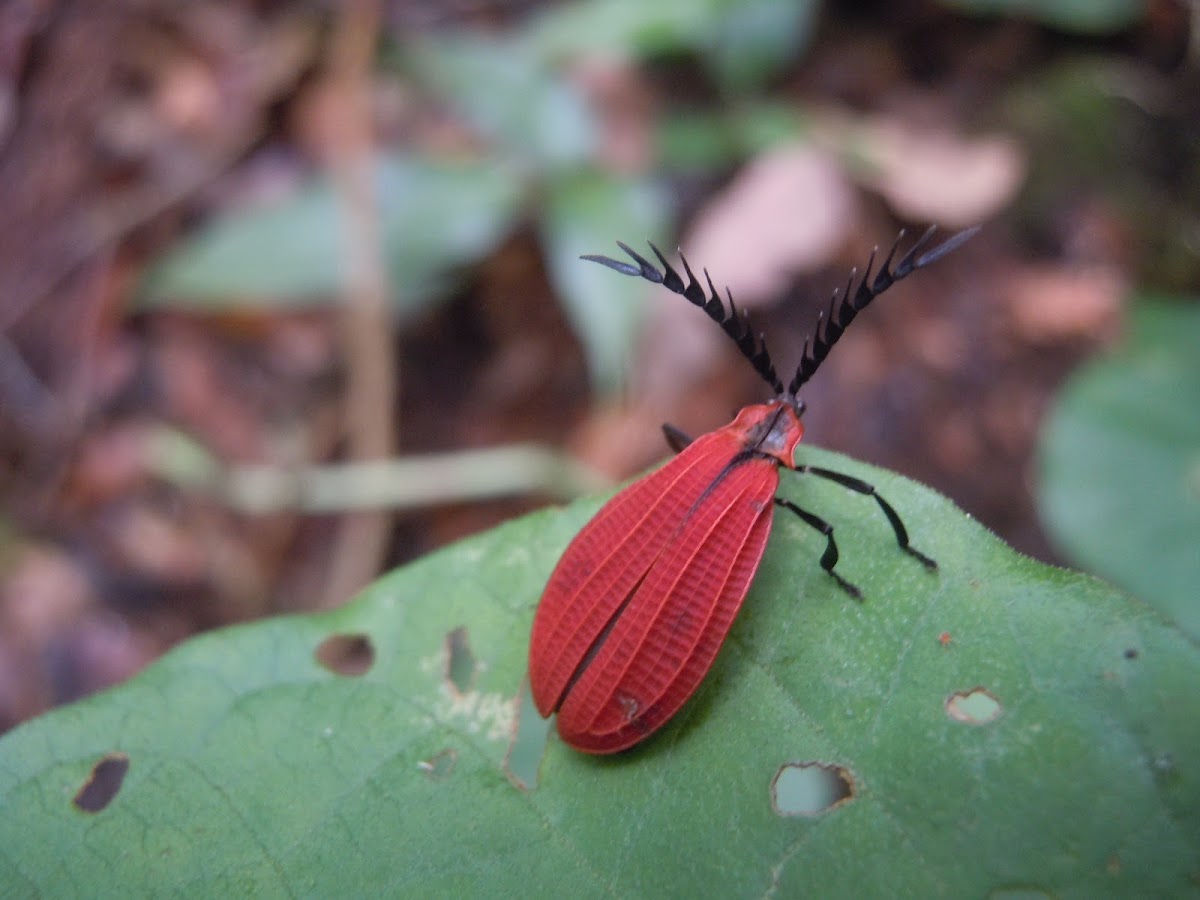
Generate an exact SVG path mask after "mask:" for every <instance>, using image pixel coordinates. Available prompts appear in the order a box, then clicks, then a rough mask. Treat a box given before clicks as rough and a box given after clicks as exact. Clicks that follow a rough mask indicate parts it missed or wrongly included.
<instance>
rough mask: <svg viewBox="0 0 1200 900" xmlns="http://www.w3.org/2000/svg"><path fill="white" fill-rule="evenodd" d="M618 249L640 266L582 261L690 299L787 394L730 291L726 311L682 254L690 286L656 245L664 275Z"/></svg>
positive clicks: (596, 258)
mask: <svg viewBox="0 0 1200 900" xmlns="http://www.w3.org/2000/svg"><path fill="white" fill-rule="evenodd" d="M617 246H618V247H620V248H621V249H622V250H624V251H625V252H626V253H627V254H629V258H630V259H632V260H633V261H634V262H635V263H637V265H633V264H631V263H627V262H622V261H621V260H619V259H611V258H610V257H607V256H592V255H588V256H583V257H580V258H581V259H586V260H588V261H589V262H594V263H600V265H602V266H608V268H610V269H612V270H614V271H616V272H620V273H621V274H622V275H633V276H635V277H638V278H645V279H646V280H647V281H650V282H653V283H654V284H661V285H662V286H663V287H665V288H666V289H667V290H669V291H673V292H674V293H676V294H679V295H680V296H681V297H686V298H687V299H688V300H690V301H691V302H692V303H694V304H695V305H696V306H699V307H700V308H701V309H703V310H704V311H705V312H706V313H707V314H708V317H709V318H710V319H712V320H713V321H714V322H716V323H717V324H718V325H720V326H721V329H722V330H723V331H724V332H725V333H726V334H727V335H729V336H730V337H731V338H733V342H734V343H735V344H737V347H738V350H740V351H741V353H742V356H744V357H746V359H748V360H749V361H750V365H752V366H754V371H755V372H757V373H758V374H759V375H760V376H762V378H763V379H764V380H765V381H766V382H767V384H769V385H771V387H772V388H773V389H774V390H775V393H776V394H782V393H783V382H782V381H780V380H779V376H778V375H777V374H776V373H775V366H774V365H773V364H772V362H771V356H770V354H769V353H767V345H766V344H765V343H764V342H763V336H762V335H761V334H756V333H755V332H754V331H753V330H752V329H751V327H750V322H749V320H748V319H747V318H746V314H745V313H744V312H743V311H742V310H740V309H738V308H737V307H736V306H734V305H733V294H731V293H730V292H729V288H726V289H725V296H726V297H727V298H728V299H729V309H728V310H726V309H725V304H724V302H723V301H722V300H721V296H720V294H718V293H717V289H716V288H715V287H714V286H713V283H712V278H710V277H709V274H708V269H705V270H704V280H705V281H707V282H708V294H707V295H705V293H704V288H703V287H701V285H700V282H699V281H697V280H696V276H695V274H694V273H693V272H692V267H691V266H689V265H688V261H687V259H686V258H684V256H683V254H682V253H681V254H679V258H680V260H681V261H682V262H683V270H684V271H685V272H686V273H687V278H688V280H687V283H686V284H685V283H684V280H683V279H682V278H681V277H680V275H679V273H678V272H676V271H675V270H674V269H673V268H671V264H670V263H668V262H667V260H666V258H665V257H664V256H663V255H662V253H661V251H659V249H658V248H657V247H655V246H654V245H653V244H651V245H650V249H651V250H653V251H654V255H655V256H657V257H658V261H659V262H660V263H662V267H663V271H661V272H660V271H658V269H656V268H655V267H654V265H653V264H652V263H651V262H650V261H649V260H647V259H646V258H645V257H642V256H639V255H638V254H637V253H635V252H634V251H633V250H631V249H630V248H629V246H628V245H627V244H623V243H621V242H620V241H617ZM839 333H840V332H839ZM813 368H814V369H815V368H816V367H815V366H814V367H813Z"/></svg>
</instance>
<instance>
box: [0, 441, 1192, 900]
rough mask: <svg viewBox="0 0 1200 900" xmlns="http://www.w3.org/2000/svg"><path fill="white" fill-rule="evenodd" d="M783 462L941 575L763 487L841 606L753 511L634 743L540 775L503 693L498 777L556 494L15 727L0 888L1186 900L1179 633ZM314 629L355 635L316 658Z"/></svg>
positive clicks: (848, 518)
mask: <svg viewBox="0 0 1200 900" xmlns="http://www.w3.org/2000/svg"><path fill="white" fill-rule="evenodd" d="M803 458H804V460H805V461H807V462H812V463H817V464H820V465H826V466H830V467H832V468H835V469H839V470H842V471H846V472H848V473H850V474H853V475H857V476H860V477H863V478H866V479H868V480H870V481H872V482H873V483H875V484H877V486H878V487H879V489H880V490H881V491H882V492H883V493H884V495H885V496H887V498H888V499H889V500H890V501H892V503H893V504H894V505H895V506H896V507H897V509H899V510H900V512H901V513H902V514H903V515H904V517H905V518H906V520H907V522H908V525H909V528H910V531H911V533H912V538H913V541H914V542H915V544H916V545H917V546H919V547H920V548H922V549H923V550H925V551H927V552H929V553H930V554H932V555H934V556H935V557H937V559H938V560H939V561H940V563H941V569H940V571H938V572H936V573H931V572H927V571H925V570H924V569H923V568H922V566H921V565H919V564H918V563H917V562H916V561H915V560H913V559H911V558H910V557H908V556H906V555H904V554H903V553H901V552H899V550H898V549H897V548H896V545H895V541H894V539H893V537H892V532H891V530H890V528H889V527H888V525H887V522H886V521H885V520H884V518H883V516H882V515H881V514H880V512H879V510H878V508H877V507H876V506H875V504H874V503H872V502H871V500H870V499H869V498H866V497H862V496H858V495H855V494H850V493H847V492H846V491H844V490H842V489H841V488H839V487H838V486H837V485H834V484H830V483H827V482H824V481H819V480H818V479H816V478H801V477H796V476H792V475H790V474H788V473H784V487H783V491H784V493H785V494H786V495H787V496H788V497H790V498H792V499H793V500H795V501H797V502H800V503H802V504H803V505H804V506H805V507H807V508H809V509H811V510H813V511H815V512H818V513H819V514H821V515H823V516H825V517H827V518H828V519H829V520H830V521H831V522H833V523H834V524H835V525H836V527H837V536H838V539H839V541H840V546H841V548H842V551H843V554H842V562H841V564H840V566H839V569H840V570H842V571H843V572H844V574H845V575H846V577H848V578H851V579H853V580H855V581H856V582H858V583H859V584H860V586H861V587H862V588H863V591H864V593H865V601H864V602H862V603H856V602H855V601H853V600H851V599H849V598H848V597H847V596H846V595H845V594H843V593H842V592H840V591H839V590H838V589H837V588H836V587H835V586H834V585H833V583H832V581H831V579H829V578H828V577H827V576H826V575H825V574H824V573H823V572H822V571H821V570H820V569H819V568H818V566H817V564H816V560H817V558H818V557H819V555H820V553H821V550H822V549H823V546H824V540H823V538H821V536H820V535H818V534H817V533H816V532H815V531H813V530H812V529H811V528H808V527H807V526H806V525H804V524H803V523H802V522H800V521H799V520H797V519H795V518H794V517H791V516H788V515H786V514H784V513H783V512H780V513H779V514H777V517H776V524H775V530H774V533H773V535H772V538H771V543H770V545H769V546H768V548H767V553H766V556H765V558H764V561H763V564H762V566H761V568H760V571H759V573H758V576H757V578H756V580H755V584H754V587H753V589H752V590H751V592H750V596H749V597H748V599H747V601H746V604H745V606H744V608H743V610H742V613H741V615H740V617H739V619H738V621H737V622H736V623H735V625H734V628H733V631H732V632H731V634H730V637H729V640H728V641H727V642H726V645H725V647H724V649H723V650H722V652H721V654H720V655H719V657H718V658H717V662H716V665H715V666H714V668H713V671H712V672H711V673H710V674H709V677H708V678H707V679H706V681H705V682H704V684H703V685H702V686H701V688H700V690H699V691H698V692H697V695H696V696H695V697H694V698H693V699H692V700H691V701H690V702H689V703H688V705H687V706H685V707H684V709H683V710H682V711H681V713H680V714H679V715H678V716H677V717H676V718H675V720H674V721H673V722H671V723H670V724H669V725H667V726H666V727H665V728H664V729H663V730H662V731H661V732H660V733H658V734H657V735H655V736H654V737H652V738H651V739H650V740H648V741H647V742H646V743H645V744H643V745H641V746H640V747H639V748H636V749H635V750H633V751H632V752H629V753H626V754H623V755H620V756H618V757H615V758H593V757H587V756H583V755H581V754H578V753H575V752H574V751H571V750H569V749H568V748H566V747H565V746H564V745H563V744H562V743H561V742H560V741H558V739H557V738H556V737H554V736H553V735H552V734H551V736H550V737H549V741H548V745H547V746H546V747H545V750H544V756H543V758H542V759H541V763H540V770H539V769H538V768H537V763H538V760H537V757H536V751H537V750H538V749H539V748H540V744H541V740H542V736H543V735H544V734H545V732H544V730H543V729H544V726H540V720H536V717H531V716H530V715H529V712H528V708H527V706H526V707H522V710H523V718H522V719H521V728H520V733H521V736H522V740H523V741H524V742H525V743H526V745H530V744H531V745H532V746H533V748H534V751H535V754H534V757H533V759H532V760H530V759H529V758H527V757H525V756H524V755H523V754H525V753H527V752H528V751H527V750H522V751H520V752H519V753H518V757H519V758H518V759H517V760H516V761H515V762H514V765H513V766H512V767H511V769H506V763H505V759H506V754H507V753H508V747H509V733H510V726H511V724H512V717H513V713H514V710H515V709H516V708H517V707H516V704H515V703H514V698H516V697H518V695H519V694H520V692H521V690H522V680H523V677H524V669H525V655H526V650H527V641H528V634H529V627H530V622H531V620H532V617H533V611H534V607H535V605H536V602H537V598H538V596H539V594H540V591H541V588H542V586H543V584H544V583H545V579H546V577H547V575H548V574H549V572H550V570H551V568H552V566H553V565H554V562H555V559H556V557H557V556H558V554H559V553H560V552H561V551H562V549H563V548H564V547H565V546H566V544H567V542H568V541H569V539H570V538H571V536H572V535H573V534H574V533H575V531H576V530H577V529H578V528H579V527H580V526H581V525H582V524H583V522H584V521H585V520H586V519H587V518H588V517H589V516H591V515H592V514H594V512H595V510H596V509H597V507H598V503H597V502H595V501H591V502H585V503H578V504H575V505H573V506H571V507H569V508H567V509H565V510H561V511H547V512H543V513H540V514H537V515H534V516H531V517H528V518H525V519H522V520H519V521H517V522H514V523H511V524H510V525H508V526H506V527H503V528H499V529H497V530H495V531H492V532H490V533H488V534H485V535H481V536H480V537H477V538H475V539H472V540H469V541H466V542H464V543H462V544H459V545H457V546H454V547H451V548H449V549H447V550H444V551H442V552H440V553H437V554H435V555H433V556H430V557H428V558H427V559H425V560H423V561H421V562H419V563H417V564H415V565H412V566H409V567H407V568H405V569H402V570H399V571H396V572H394V573H392V574H391V575H389V576H387V577H386V578H384V579H382V580H381V581H380V582H378V583H377V584H375V585H374V586H372V587H371V588H370V589H369V590H367V591H366V592H365V593H364V594H363V596H362V597H361V598H359V599H358V600H357V601H356V602H354V603H352V604H350V605H349V606H347V607H345V608H344V609H341V610H338V611H334V612H330V613H326V614H323V615H314V616H305V617H295V618H289V619H282V620H276V621H268V622H262V623H259V624H255V625H250V626H243V627H239V628H234V629H230V630H226V631H222V632H218V633H214V634H210V635H207V636H204V637H201V638H198V639H196V640H193V641H191V642H189V643H187V644H185V645H184V646H182V647H180V648H178V649H177V650H176V651H174V652H172V653H171V654H169V655H168V656H167V657H166V658H164V659H163V660H161V661H160V662H159V663H157V664H155V665H154V666H152V667H151V668H150V669H148V670H147V671H146V672H144V673H143V674H142V675H140V676H139V677H137V678H135V679H133V680H132V681H131V682H129V683H128V684H126V685H125V686H123V687H121V688H118V689H116V690H113V691H110V692H108V693H106V694H103V695H100V696H97V697H95V698H93V699H90V700H88V701H85V702H83V703H80V704H77V705H75V706H72V707H68V708H66V709H61V710H59V711H57V712H54V713H51V714H50V715H47V716H45V717H43V718H41V719H39V720H37V721H34V722H32V723H29V724H27V725H25V726H23V727H21V728H19V729H17V730H15V731H14V732H12V733H10V734H9V735H7V736H6V737H5V738H3V739H2V740H0V884H3V885H4V886H5V888H6V890H7V891H9V892H10V893H13V894H16V895H41V896H83V895H87V896H92V897H103V896H112V897H128V896H145V895H167V894H170V895H187V896H248V895H251V894H253V895H254V896H264V897H274V896H296V895H303V896H310V897H321V896H326V897H328V896H410V897H430V896H443V897H444V896H496V897H500V896H505V897H515V896H544V897H562V896H570V897H584V898H586V897H613V896H618V897H661V896H679V897H687V896H704V897H739V896H753V897H761V896H763V895H766V894H772V895H776V896H780V897H795V896H821V897H864V896H867V897H880V896H912V897H935V896H936V897H984V896H989V895H990V896H1005V895H1009V894H1013V893H1016V892H1022V893H1023V894H1026V895H1030V896H1033V895H1037V896H1047V897H1049V896H1055V897H1096V896H1104V897H1115V896H1129V897H1145V896H1157V897H1166V896H1181V895H1184V894H1187V893H1189V892H1191V893H1194V891H1195V881H1194V878H1195V874H1196V860H1197V853H1198V852H1200V692H1197V690H1196V685H1197V684H1198V683H1200V651H1198V650H1197V647H1196V645H1195V643H1194V642H1192V641H1189V640H1188V639H1187V638H1186V637H1185V636H1183V635H1182V634H1181V633H1180V632H1179V630H1178V629H1177V628H1176V627H1174V626H1173V625H1171V624H1170V623H1168V622H1166V621H1164V620H1163V619H1162V617H1161V616H1159V615H1158V614H1157V613H1156V612H1154V611H1153V610H1151V609H1149V608H1147V607H1145V606H1143V605H1141V604H1139V603H1138V602H1137V601H1135V600H1132V599H1130V598H1129V597H1127V596H1125V595H1123V594H1121V593H1118V592H1116V591H1114V590H1112V589H1110V588H1108V587H1106V586H1105V585H1103V584H1101V583H1100V582H1097V581H1095V580H1093V579H1091V578H1088V577H1085V576H1081V575H1076V574H1073V573H1070V572H1066V571H1063V570H1059V569H1053V568H1050V567H1047V566H1044V565H1041V564H1039V563H1037V562H1034V561H1033V560H1030V559H1026V558H1024V557H1021V556H1019V555H1017V554H1015V553H1013V552H1012V551H1011V550H1009V549H1008V548H1007V547H1005V546H1004V545H1003V544H1001V543H1000V542H999V541H998V540H996V539H995V538H994V537H992V536H991V535H990V534H988V533H987V532H985V531H984V530H983V529H982V528H981V527H979V525H977V524H976V523H974V522H972V521H971V520H970V519H969V517H967V516H965V515H964V514H963V513H962V512H961V511H960V510H958V509H956V508H955V507H954V506H953V505H952V504H950V503H949V502H948V501H946V500H945V499H943V498H941V497H939V496H937V495H936V494H934V493H932V492H931V491H929V490H927V489H925V488H923V487H920V486H918V485H915V484H913V483H911V482H908V481H905V480H903V479H901V478H899V477H898V476H895V475H892V474H889V473H887V472H883V471H880V470H877V469H873V468H870V467H868V466H865V465H861V464H858V463H854V462H852V461H850V460H846V459H841V458H838V457H836V456H834V455H832V454H829V453H826V452H821V451H817V450H813V449H808V450H805V451H804V453H803ZM335 635H344V636H361V637H360V638H358V639H354V638H352V637H350V638H345V639H343V640H341V641H336V642H334V643H325V644H324V645H323V642H328V641H329V639H330V638H331V637H332V636H335ZM367 640H369V642H370V644H369V647H368V645H367V644H366V643H365V641H367ZM318 648H322V649H321V650H320V654H321V657H322V658H323V659H325V660H326V664H327V665H330V666H332V667H333V668H334V669H336V670H338V671H342V672H345V673H346V674H342V675H338V674H334V673H333V672H331V671H329V670H327V669H326V668H324V667H323V666H322V665H321V664H320V663H318V661H317V658H316V657H317V653H318ZM539 726H540V727H539ZM106 754H107V755H114V754H123V755H124V757H125V762H126V763H127V771H126V773H125V776H124V779H123V782H122V783H121V784H120V786H119V790H117V791H116V793H115V796H113V797H112V798H111V801H110V802H108V803H107V804H105V803H104V802H103V801H104V799H105V798H104V796H103V795H102V793H101V792H100V791H98V790H93V791H92V792H91V794H90V796H89V798H88V800H87V805H90V806H91V807H93V808H95V807H103V808H101V809H99V811H96V812H84V811H82V810H80V809H78V808H77V807H76V805H75V801H74V798H75V797H76V795H77V792H79V791H80V788H81V786H82V785H84V783H85V781H86V780H88V779H89V775H90V773H91V772H92V770H93V767H94V766H96V764H97V763H98V762H99V761H100V760H101V759H102V758H104V757H105V755H106ZM809 763H816V764H819V765H816V766H813V765H806V764H809ZM122 765H123V763H122V762H121V759H120V758H119V757H114V758H113V761H112V762H110V763H109V764H108V765H107V766H106V768H109V769H113V770H115V771H116V774H120V771H119V770H120V768H121V767H122ZM512 770H516V771H515V772H514V771H512ZM510 776H511V778H510ZM535 778H536V786H534V787H532V788H531V789H521V788H520V787H518V786H517V783H519V782H525V783H527V784H532V783H533V782H534V781H535ZM814 783H815V784H814ZM830 803H832V804H833V805H832V806H827V807H825V808H824V811H823V812H819V813H817V814H816V815H811V814H810V815H808V816H805V815H803V814H800V813H801V812H802V811H803V810H805V809H809V810H812V809H813V808H814V807H815V808H816V809H818V810H819V809H821V808H822V807H823V805H825V804H830Z"/></svg>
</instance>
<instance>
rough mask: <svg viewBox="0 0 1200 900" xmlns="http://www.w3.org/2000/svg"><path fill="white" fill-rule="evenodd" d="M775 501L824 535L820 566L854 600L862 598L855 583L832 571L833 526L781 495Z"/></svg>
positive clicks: (834, 562)
mask: <svg viewBox="0 0 1200 900" xmlns="http://www.w3.org/2000/svg"><path fill="white" fill-rule="evenodd" d="M775 502H776V503H777V504H779V505H780V506H782V507H783V508H784V509H786V510H788V511H789V512H794V513H795V514H796V515H798V516H799V517H800V518H801V519H803V520H804V521H805V522H807V523H808V524H809V525H811V526H812V527H813V528H815V529H817V531H819V532H821V534H823V535H825V541H826V543H825V552H824V553H822V554H821V568H822V569H824V570H825V571H826V572H828V573H829V574H830V575H831V576H833V580H834V581H836V582H837V583H838V587H840V588H841V589H842V590H843V591H845V592H846V593H847V594H849V595H850V596H851V597H853V598H854V599H855V600H861V599H862V591H860V590H859V589H858V588H857V587H856V586H855V585H853V584H851V583H850V582H849V581H847V580H846V579H845V578H843V577H842V576H841V575H839V574H838V573H837V572H835V571H833V567H834V566H836V565H837V561H838V548H837V543H836V542H835V541H834V539H833V526H832V525H830V524H829V523H828V522H826V521H825V520H824V519H822V518H821V517H820V516H815V515H813V514H812V513H810V512H809V511H808V510H807V509H801V508H800V507H799V506H797V505H796V504H795V503H793V502H792V501H790V500H784V499H783V498H782V497H776V498H775Z"/></svg>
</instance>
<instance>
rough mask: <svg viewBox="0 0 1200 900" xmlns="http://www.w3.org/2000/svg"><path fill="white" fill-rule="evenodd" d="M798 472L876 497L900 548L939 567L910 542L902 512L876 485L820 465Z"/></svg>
mask: <svg viewBox="0 0 1200 900" xmlns="http://www.w3.org/2000/svg"><path fill="white" fill-rule="evenodd" d="M796 471H797V472H808V473H809V474H811V475H816V476H818V477H819V478H826V479H828V480H829V481H833V482H836V483H837V484H840V485H841V486H842V487H844V488H849V489H850V490H852V491H856V492H857V493H859V494H865V495H866V496H868V497H874V498H875V502H876V503H878V504H879V508H880V509H882V510H883V514H884V515H885V516H887V520H888V522H890V523H891V525H892V531H893V532H894V533H895V535H896V543H897V544H899V545H900V549H901V550H903V551H904V552H905V553H907V554H908V555H909V556H912V557H915V558H916V559H918V560H920V561H921V564H922V565H923V566H925V568H927V569H930V570H933V569H936V568H937V567H938V565H937V563H936V562H934V561H933V560H932V559H931V558H930V557H928V556H926V555H925V554H924V553H922V552H921V551H920V550H918V549H917V548H915V547H913V546H911V545H910V544H909V543H908V530H907V529H906V528H905V527H904V522H902V521H901V520H900V514H899V513H897V512H896V510H895V509H893V508H892V505H891V504H890V503H888V502H887V501H886V500H884V499H883V498H882V497H881V496H879V494H878V493H876V491H875V486H874V485H872V484H868V483H867V482H865V481H863V480H862V479H860V478H854V477H852V476H850V475H843V474H842V473H841V472H833V471H831V470H829V469H822V468H821V467H819V466H797V467H796Z"/></svg>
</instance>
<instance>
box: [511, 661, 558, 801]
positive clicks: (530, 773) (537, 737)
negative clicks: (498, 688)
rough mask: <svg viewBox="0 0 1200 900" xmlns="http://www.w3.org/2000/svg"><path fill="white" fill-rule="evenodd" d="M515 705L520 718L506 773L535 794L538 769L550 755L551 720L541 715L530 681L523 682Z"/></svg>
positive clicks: (514, 782) (513, 781)
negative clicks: (543, 758) (547, 741)
mask: <svg viewBox="0 0 1200 900" xmlns="http://www.w3.org/2000/svg"><path fill="white" fill-rule="evenodd" d="M515 703H516V707H517V716H516V722H515V724H514V725H513V734H512V740H511V741H510V742H509V745H508V754H507V755H506V756H505V757H504V774H505V775H507V776H508V780H509V781H510V782H512V784H513V785H514V786H515V787H517V788H518V789H520V790H522V791H531V790H533V789H534V788H535V787H537V779H538V770H539V769H540V768H541V765H542V757H543V756H544V755H545V753H546V736H547V735H548V734H549V733H550V720H549V719H543V718H542V717H541V715H539V714H538V711H537V707H536V706H535V705H534V703H533V692H532V691H530V690H529V681H528V680H526V681H525V682H524V683H522V685H521V691H520V693H519V694H518V695H517V699H516V701H515Z"/></svg>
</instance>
